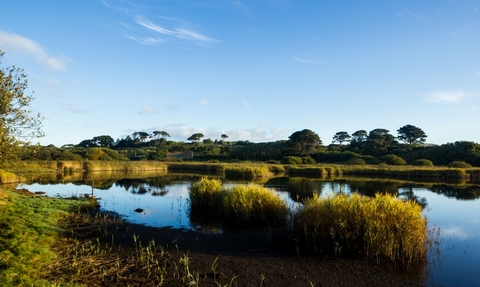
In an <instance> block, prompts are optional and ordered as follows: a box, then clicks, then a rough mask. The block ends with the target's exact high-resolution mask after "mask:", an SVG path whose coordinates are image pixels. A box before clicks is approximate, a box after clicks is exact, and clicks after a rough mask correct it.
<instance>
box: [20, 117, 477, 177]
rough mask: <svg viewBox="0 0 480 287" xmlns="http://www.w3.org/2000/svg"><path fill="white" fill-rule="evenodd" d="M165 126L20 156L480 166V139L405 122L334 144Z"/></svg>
mask: <svg viewBox="0 0 480 287" xmlns="http://www.w3.org/2000/svg"><path fill="white" fill-rule="evenodd" d="M169 137H170V135H169V134H168V132H166V131H154V132H153V133H147V132H140V131H139V132H134V133H132V134H131V135H128V136H126V137H125V138H119V139H117V140H114V139H113V138H112V137H111V136H108V135H100V136H96V137H93V138H92V139H86V140H83V141H81V142H80V143H78V144H76V145H65V146H63V147H61V148H57V147H55V146H53V145H50V146H46V147H38V146H37V147H31V148H30V149H28V150H27V151H26V152H25V153H24V154H23V155H22V159H28V160H85V159H89V160H157V161H185V160H192V159H193V160H196V161H212V162H219V161H222V162H223V161H225V162H236V161H262V162H271V163H284V164H313V163H342V164H382V163H383V164H389V165H405V164H413V165H424V166H432V165H450V164H457V165H462V166H464V167H468V166H469V165H470V166H480V145H479V144H477V143H474V142H468V141H458V142H454V143H447V144H443V145H432V144H425V142H426V138H427V135H426V133H425V132H424V131H423V130H422V129H421V128H419V127H416V126H414V125H410V124H408V125H405V126H403V127H400V128H399V129H398V130H397V135H396V136H394V135H393V134H391V133H390V131H389V130H387V129H383V128H377V129H374V130H371V131H369V132H367V131H366V130H358V131H355V132H354V133H352V134H349V133H348V132H346V131H340V132H337V133H336V134H335V135H334V136H333V138H332V142H331V144H328V145H324V144H323V142H322V140H321V138H320V137H319V136H318V134H317V133H315V132H314V131H312V130H309V129H304V130H301V131H296V132H294V133H293V134H292V135H290V136H289V137H288V140H278V141H273V142H261V143H254V142H249V141H228V140H227V139H228V135H226V134H222V135H221V136H220V138H221V139H215V140H212V139H210V138H207V139H204V135H203V134H201V133H194V134H193V135H192V136H190V137H188V138H187V139H186V140H187V142H183V141H172V140H169V139H168V138H169Z"/></svg>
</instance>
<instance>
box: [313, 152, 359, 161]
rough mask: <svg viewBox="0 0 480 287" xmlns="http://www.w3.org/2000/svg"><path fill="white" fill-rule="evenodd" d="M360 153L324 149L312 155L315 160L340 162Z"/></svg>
mask: <svg viewBox="0 0 480 287" xmlns="http://www.w3.org/2000/svg"><path fill="white" fill-rule="evenodd" d="M359 156H360V155H359V154H357V153H354V152H351V151H342V152H339V151H324V152H318V153H315V154H313V155H312V157H313V158H314V159H315V161H316V162H321V163H342V162H348V161H349V160H351V159H353V158H356V157H359Z"/></svg>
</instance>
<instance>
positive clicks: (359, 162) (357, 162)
mask: <svg viewBox="0 0 480 287" xmlns="http://www.w3.org/2000/svg"><path fill="white" fill-rule="evenodd" d="M346 163H347V164H349V165H366V164H367V163H366V162H365V160H364V159H363V158H360V157H355V158H352V159H350V160H349V161H347V162H346Z"/></svg>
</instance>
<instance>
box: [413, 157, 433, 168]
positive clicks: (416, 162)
mask: <svg viewBox="0 0 480 287" xmlns="http://www.w3.org/2000/svg"><path fill="white" fill-rule="evenodd" d="M412 165H414V166H427V167H432V166H434V165H433V162H432V161H431V160H428V159H416V160H414V161H413V162H412Z"/></svg>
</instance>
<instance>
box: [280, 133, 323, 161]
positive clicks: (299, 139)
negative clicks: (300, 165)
mask: <svg viewBox="0 0 480 287" xmlns="http://www.w3.org/2000/svg"><path fill="white" fill-rule="evenodd" d="M288 138H289V140H288V141H287V142H286V143H285V153H286V154H287V155H292V156H307V155H310V154H312V153H314V152H316V151H317V150H318V149H319V148H320V146H321V145H322V140H321V139H320V137H319V136H318V134H316V133H314V132H313V131H311V130H309V129H304V130H302V131H297V132H294V133H293V134H292V135H291V136H290V137H288Z"/></svg>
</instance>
